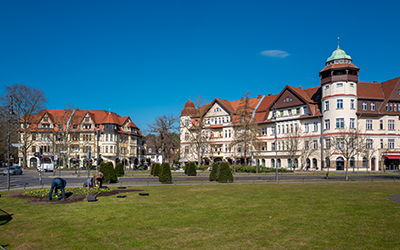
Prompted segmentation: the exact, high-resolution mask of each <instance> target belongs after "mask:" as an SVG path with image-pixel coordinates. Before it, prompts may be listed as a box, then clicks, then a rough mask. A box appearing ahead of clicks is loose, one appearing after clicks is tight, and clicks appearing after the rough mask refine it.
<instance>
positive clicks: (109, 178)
mask: <svg viewBox="0 0 400 250" xmlns="http://www.w3.org/2000/svg"><path fill="white" fill-rule="evenodd" d="M99 171H100V172H102V173H103V175H104V179H103V181H104V182H105V183H116V182H117V181H118V178H117V175H116V174H115V169H114V166H113V164H112V162H102V163H101V164H100V169H99Z"/></svg>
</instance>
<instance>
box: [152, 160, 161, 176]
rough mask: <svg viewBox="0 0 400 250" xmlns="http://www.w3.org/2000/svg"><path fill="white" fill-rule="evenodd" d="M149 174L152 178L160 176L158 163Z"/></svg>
mask: <svg viewBox="0 0 400 250" xmlns="http://www.w3.org/2000/svg"><path fill="white" fill-rule="evenodd" d="M151 174H152V175H154V176H158V175H159V174H160V163H154V164H153V167H152V168H151Z"/></svg>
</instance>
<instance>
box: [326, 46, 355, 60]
mask: <svg viewBox="0 0 400 250" xmlns="http://www.w3.org/2000/svg"><path fill="white" fill-rule="evenodd" d="M337 59H349V60H352V59H351V57H350V56H349V55H347V54H346V52H344V50H342V49H340V48H339V46H338V47H337V49H336V50H335V51H333V53H332V55H331V56H330V57H329V58H328V60H326V62H330V61H333V60H337Z"/></svg>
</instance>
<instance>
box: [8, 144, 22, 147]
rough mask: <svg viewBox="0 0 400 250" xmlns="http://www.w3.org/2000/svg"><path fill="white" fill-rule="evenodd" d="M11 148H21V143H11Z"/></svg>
mask: <svg viewBox="0 0 400 250" xmlns="http://www.w3.org/2000/svg"><path fill="white" fill-rule="evenodd" d="M11 147H22V143H11Z"/></svg>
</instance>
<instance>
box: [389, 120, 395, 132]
mask: <svg viewBox="0 0 400 250" xmlns="http://www.w3.org/2000/svg"><path fill="white" fill-rule="evenodd" d="M388 129H389V130H394V120H389V121H388Z"/></svg>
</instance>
